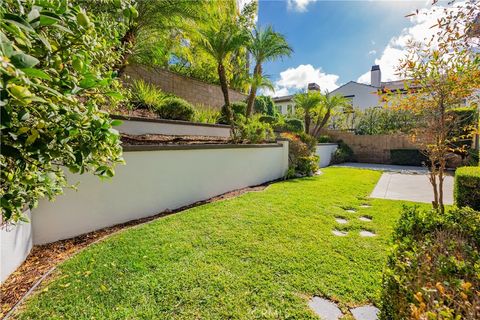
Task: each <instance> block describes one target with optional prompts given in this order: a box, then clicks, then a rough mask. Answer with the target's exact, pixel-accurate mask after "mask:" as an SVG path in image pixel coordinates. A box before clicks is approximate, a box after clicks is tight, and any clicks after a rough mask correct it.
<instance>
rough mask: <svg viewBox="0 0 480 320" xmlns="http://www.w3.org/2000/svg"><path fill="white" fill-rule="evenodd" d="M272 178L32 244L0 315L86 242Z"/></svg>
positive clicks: (6, 288)
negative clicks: (138, 216) (129, 218)
mask: <svg viewBox="0 0 480 320" xmlns="http://www.w3.org/2000/svg"><path fill="white" fill-rule="evenodd" d="M273 182H275V181H271V182H268V183H265V184H262V185H259V186H254V187H248V188H243V189H238V190H234V191H231V192H227V193H225V194H222V195H219V196H216V197H213V198H210V199H207V200H204V201H199V202H196V203H194V204H191V205H188V206H184V207H181V208H178V209H176V210H173V211H168V210H167V211H164V212H161V213H159V214H157V215H154V216H150V217H147V218H142V219H138V220H132V221H129V222H126V223H122V224H118V225H115V226H112V227H107V228H103V229H100V230H97V231H93V232H89V233H86V234H83V235H80V236H77V237H75V238H71V239H66V240H60V241H56V242H53V243H49V244H46V245H38V246H34V247H33V249H32V251H31V252H30V254H29V255H28V257H27V259H26V260H25V261H24V262H23V264H22V265H21V266H20V267H19V268H18V269H17V270H16V271H15V272H14V273H12V274H11V275H10V276H9V277H8V278H7V279H6V280H5V282H4V283H2V285H1V290H0V305H1V310H0V319H2V318H4V317H5V316H6V315H7V314H8V313H9V311H10V310H11V309H12V308H14V307H15V306H16V304H17V303H19V302H20V301H21V299H22V298H23V297H24V296H25V295H27V294H28V293H29V291H30V290H31V289H32V288H33V287H34V286H36V285H37V284H38V282H39V281H41V280H42V277H44V276H45V275H46V274H47V273H48V272H50V271H51V270H52V269H53V268H54V267H55V266H57V265H58V264H59V263H61V262H63V261H65V260H66V259H68V258H70V257H71V256H72V255H74V254H75V253H77V252H79V251H80V250H81V249H83V248H85V247H87V246H88V245H90V244H92V243H94V242H97V241H100V240H102V239H103V238H105V237H107V236H109V235H111V234H113V233H115V232H117V231H120V230H123V229H126V228H129V227H132V226H136V225H139V224H142V223H146V222H149V221H152V220H155V219H159V218H162V217H165V216H168V215H171V214H174V213H177V212H180V211H183V210H186V209H189V208H192V207H196V206H199V205H203V204H206V203H210V202H215V201H220V200H224V199H229V198H233V197H236V196H239V195H241V194H243V193H246V192H252V191H261V190H264V189H265V188H266V187H267V186H268V185H270V184H271V183H273Z"/></svg>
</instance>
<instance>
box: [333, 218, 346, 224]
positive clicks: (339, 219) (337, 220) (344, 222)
mask: <svg viewBox="0 0 480 320" xmlns="http://www.w3.org/2000/svg"><path fill="white" fill-rule="evenodd" d="M335 221H336V222H337V223H340V224H346V223H348V220H347V219H344V218H335Z"/></svg>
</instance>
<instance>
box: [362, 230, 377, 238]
mask: <svg viewBox="0 0 480 320" xmlns="http://www.w3.org/2000/svg"><path fill="white" fill-rule="evenodd" d="M360 236H361V237H375V236H376V234H375V233H373V232H371V231H367V230H362V231H360Z"/></svg>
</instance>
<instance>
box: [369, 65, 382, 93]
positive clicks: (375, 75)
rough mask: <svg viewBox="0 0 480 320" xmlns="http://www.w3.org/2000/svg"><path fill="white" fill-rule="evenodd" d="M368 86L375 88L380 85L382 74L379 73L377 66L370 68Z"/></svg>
mask: <svg viewBox="0 0 480 320" xmlns="http://www.w3.org/2000/svg"><path fill="white" fill-rule="evenodd" d="M370 84H371V85H372V86H374V87H377V88H379V87H380V86H381V84H382V72H381V71H380V66H379V65H374V66H372V70H371V71H370Z"/></svg>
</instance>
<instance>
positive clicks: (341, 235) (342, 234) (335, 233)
mask: <svg viewBox="0 0 480 320" xmlns="http://www.w3.org/2000/svg"><path fill="white" fill-rule="evenodd" d="M332 233H333V234H334V235H336V236H338V237H344V236H346V235H347V233H348V232H345V231H340V230H337V229H334V230H332Z"/></svg>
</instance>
